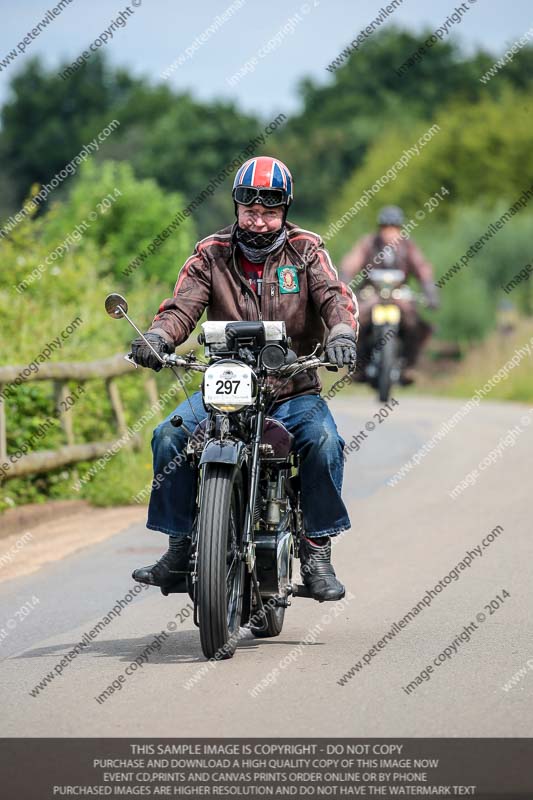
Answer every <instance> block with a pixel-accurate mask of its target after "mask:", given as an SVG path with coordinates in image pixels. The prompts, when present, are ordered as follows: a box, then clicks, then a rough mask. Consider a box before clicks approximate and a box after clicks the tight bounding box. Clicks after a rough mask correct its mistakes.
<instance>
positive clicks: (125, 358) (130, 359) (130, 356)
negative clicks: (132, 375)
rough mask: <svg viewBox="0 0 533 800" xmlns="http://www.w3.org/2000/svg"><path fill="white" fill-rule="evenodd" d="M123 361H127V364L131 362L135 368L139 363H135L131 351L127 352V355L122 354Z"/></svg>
mask: <svg viewBox="0 0 533 800" xmlns="http://www.w3.org/2000/svg"><path fill="white" fill-rule="evenodd" d="M124 361H127V362H128V363H129V364H133V366H134V367H135V369H138V368H139V365H138V364H137V362H136V361H134V360H133V353H128V355H127V356H124Z"/></svg>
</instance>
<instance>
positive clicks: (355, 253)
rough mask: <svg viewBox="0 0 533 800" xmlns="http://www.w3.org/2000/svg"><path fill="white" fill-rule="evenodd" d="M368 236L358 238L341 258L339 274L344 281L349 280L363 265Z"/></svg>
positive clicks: (366, 253) (366, 252) (365, 258)
mask: <svg viewBox="0 0 533 800" xmlns="http://www.w3.org/2000/svg"><path fill="white" fill-rule="evenodd" d="M370 238H371V237H369V236H364V237H363V238H362V239H359V241H358V242H356V243H355V244H354V246H353V247H352V249H351V250H350V251H349V252H348V253H346V255H345V256H344V258H343V259H342V261H341V275H342V277H343V278H344V279H345V280H346V281H351V280H352V278H354V277H355V275H357V273H358V272H361V270H362V269H363V268H364V267H365V265H366V263H367V261H368V242H369V239H370Z"/></svg>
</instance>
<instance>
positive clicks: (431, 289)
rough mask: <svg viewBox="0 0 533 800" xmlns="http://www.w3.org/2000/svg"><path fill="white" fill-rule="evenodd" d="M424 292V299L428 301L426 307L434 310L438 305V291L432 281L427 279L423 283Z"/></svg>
mask: <svg viewBox="0 0 533 800" xmlns="http://www.w3.org/2000/svg"><path fill="white" fill-rule="evenodd" d="M422 288H423V290H424V294H425V295H426V300H427V301H428V308H432V309H433V310H434V311H435V310H436V309H437V308H438V307H439V306H440V301H439V293H438V290H437V287H436V286H435V284H434V283H431V282H430V281H428V282H427V283H424V285H423V287H422Z"/></svg>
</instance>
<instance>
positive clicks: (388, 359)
mask: <svg viewBox="0 0 533 800" xmlns="http://www.w3.org/2000/svg"><path fill="white" fill-rule="evenodd" d="M395 363H396V337H395V336H391V337H389V338H388V339H387V340H386V341H385V344H384V345H383V348H382V350H381V356H380V359H379V374H378V394H379V399H380V402H381V403H386V402H387V401H388V399H389V395H390V390H391V388H392V372H393V369H394V365H395Z"/></svg>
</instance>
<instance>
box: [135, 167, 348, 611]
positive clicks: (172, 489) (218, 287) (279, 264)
mask: <svg viewBox="0 0 533 800" xmlns="http://www.w3.org/2000/svg"><path fill="white" fill-rule="evenodd" d="M232 197H233V200H234V206H235V213H236V216H237V220H236V222H235V223H234V224H233V225H231V226H228V227H226V228H223V229H222V230H220V231H217V232H216V233H214V234H213V235H211V236H207V237H206V238H205V239H202V240H201V241H200V242H198V243H197V245H196V247H195V250H194V253H193V254H192V256H190V258H188V259H187V261H186V262H185V264H184V266H183V268H182V270H181V271H180V273H179V277H178V280H177V283H176V286H175V289H174V296H173V297H172V298H169V299H168V300H164V301H163V303H162V304H161V306H160V308H159V311H158V313H157V314H156V316H155V317H154V320H153V323H152V325H151V327H150V329H149V331H148V333H147V334H146V338H147V339H148V340H149V341H150V343H151V344H152V346H153V347H154V348H155V349H156V350H157V352H158V353H160V354H163V353H171V352H173V351H174V349H175V347H176V346H177V345H179V344H180V343H182V342H184V341H185V340H186V339H187V338H188V336H190V334H191V333H192V331H193V330H194V328H195V326H196V324H197V322H198V320H199V319H200V317H201V315H202V313H203V311H204V309H206V308H207V316H208V319H210V320H257V319H264V320H279V319H282V320H285V324H286V330H287V335H288V336H290V337H291V340H292V344H291V347H292V349H293V350H295V351H296V353H297V355H299V356H300V355H306V354H309V353H310V352H311V351H312V350H313V348H314V346H315V344H316V343H317V342H320V343H322V342H323V341H324V338H325V328H326V329H327V331H328V333H327V338H326V344H325V349H326V355H327V359H328V360H329V361H332V362H334V363H336V364H337V365H338V366H339V367H343V366H348V367H349V368H350V369H352V370H353V369H354V368H355V360H356V340H357V333H358V323H357V300H356V298H355V295H354V294H353V292H352V291H351V290H350V289H349V288H348V287H346V286H345V285H344V284H343V283H342V282H341V281H340V280H339V278H338V275H337V272H336V270H335V268H334V266H333V264H332V262H331V259H330V257H329V255H328V253H327V251H326V250H325V248H324V246H323V242H322V240H321V239H320V237H319V236H318V235H317V234H315V233H312V232H310V231H306V230H303V229H302V228H299V227H298V226H297V225H295V224H293V223H289V222H287V212H288V210H289V207H290V205H291V203H292V200H293V180H292V176H291V173H290V172H289V170H288V168H287V167H286V166H285V164H283V163H282V162H281V161H279V160H278V159H275V158H271V157H268V156H258V157H253V158H250V159H249V160H247V161H246V162H244V164H242V165H241V167H240V168H239V169H238V170H237V174H236V176H235V180H234V183H233V192H232ZM132 352H133V357H134V359H135V361H136V362H137V363H138V364H141V365H142V366H146V367H151V368H152V369H154V370H159V369H161V365H160V363H159V362H158V360H157V359H156V357H155V356H154V354H153V353H152V352H151V350H150V349H149V348H148V346H147V345H146V344H145V342H143V340H142V339H141V338H138V339H135V340H134V341H133V343H132ZM320 389H321V384H320V381H319V379H318V376H317V371H316V369H315V370H307V371H306V372H304V373H302V374H301V375H298V376H296V377H295V378H294V379H293V380H291V381H290V383H289V384H287V385H286V386H285V388H284V389H283V390H282V391H281V393H280V394H279V397H278V398H277V402H276V405H275V406H274V409H273V411H272V416H273V417H274V418H276V419H278V420H280V421H281V422H283V423H284V425H285V426H286V427H287V429H288V430H289V431H290V432H291V433H292V434H293V436H294V437H295V448H296V449H297V450H298V451H299V454H300V459H301V461H300V477H301V486H302V490H301V498H302V512H303V520H304V529H305V536H304V537H303V538H302V541H301V546H300V567H301V572H302V578H303V581H304V583H305V585H306V586H307V587H308V590H309V593H310V594H311V596H312V597H314V598H315V599H316V600H319V601H320V602H322V601H324V600H338V599H340V598H342V597H343V596H344V593H345V589H344V586H343V585H342V583H340V581H339V580H338V579H337V577H336V575H335V570H334V569H333V566H332V564H331V537H332V536H336V535H337V534H339V533H340V532H341V531H344V530H346V529H348V528H349V527H350V521H349V518H348V514H347V511H346V507H345V505H344V503H343V501H342V499H341V488H342V475H343V466H344V462H343V447H344V441H343V439H342V438H341V436H340V435H339V433H338V431H337V427H336V425H335V422H334V420H333V417H332V415H331V412H330V410H329V408H328V406H327V404H326V402H325V401H324V400H323V399H322V398H321V396H320ZM191 405H192V409H194V412H195V415H196V418H195V415H194V414H193V413H192V409H191ZM191 405H189V403H188V402H187V400H185V401H184V402H183V403H181V404H180V405H179V406H178V408H177V409H176V410H175V411H173V412H172V414H170V415H169V417H168V418H167V419H166V420H165V421H164V422H162V423H161V424H160V425H158V427H157V428H156V429H155V431H154V435H153V439H152V451H153V465H154V475H158V474H159V473H162V474H163V475H164V479H163V480H162V481H161V482H159V481H158V485H157V487H156V485H155V484H153V485H152V492H151V497H150V503H149V508H148V522H147V527H148V528H150V529H151V530H157V531H161V532H163V533H166V534H168V536H169V547H168V550H167V552H166V553H165V554H164V555H163V557H162V558H161V559H160V560H159V561H158V562H157V563H156V564H152V565H151V566H148V567H143V568H140V569H136V570H135V571H134V572H133V578H134V579H135V580H137V581H139V582H141V583H149V584H152V585H155V586H162V587H167V586H170V585H172V583H173V582H175V581H176V573H179V572H182V571H183V570H185V569H186V567H187V563H188V551H189V545H190V534H191V530H192V526H193V515H194V509H195V498H196V488H195V487H196V474H195V471H194V470H193V469H192V468H191V466H190V465H189V464H188V463H182V462H183V459H179V463H178V466H177V467H176V468H175V469H173V470H171V471H169V474H166V471H165V473H163V469H164V467H165V466H166V465H168V464H169V463H170V462H172V460H174V463H175V462H176V461H177V460H178V457H179V456H180V454H181V453H182V452H183V451H184V448H185V446H186V442H187V434H186V432H185V430H184V429H185V428H188V429H189V430H193V429H194V427H195V425H196V424H197V421H198V420H202V419H205V417H206V416H207V414H206V411H205V409H204V407H203V402H202V396H201V393H200V392H196V393H195V394H193V395H192V397H191ZM175 414H179V415H180V416H181V417H182V418H183V421H184V425H182V426H181V427H179V428H175V427H173V426H172V425H171V424H170V421H169V420H170V419H171V417H173V416H174V415H175Z"/></svg>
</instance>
